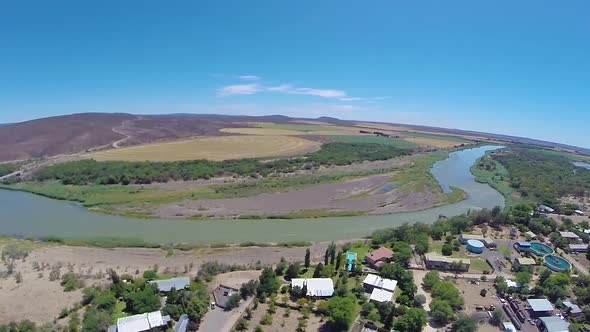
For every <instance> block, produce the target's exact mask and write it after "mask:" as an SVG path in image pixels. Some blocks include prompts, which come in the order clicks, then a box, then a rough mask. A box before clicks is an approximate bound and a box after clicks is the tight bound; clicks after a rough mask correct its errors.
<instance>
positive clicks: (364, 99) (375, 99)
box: [339, 96, 391, 103]
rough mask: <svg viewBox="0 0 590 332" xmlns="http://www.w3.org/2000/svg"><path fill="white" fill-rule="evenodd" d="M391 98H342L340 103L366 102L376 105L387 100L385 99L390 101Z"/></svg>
mask: <svg viewBox="0 0 590 332" xmlns="http://www.w3.org/2000/svg"><path fill="white" fill-rule="evenodd" d="M389 98H391V97H389V96H383V97H345V98H340V99H339V100H340V101H365V102H367V103H375V102H377V101H379V100H385V99H389Z"/></svg>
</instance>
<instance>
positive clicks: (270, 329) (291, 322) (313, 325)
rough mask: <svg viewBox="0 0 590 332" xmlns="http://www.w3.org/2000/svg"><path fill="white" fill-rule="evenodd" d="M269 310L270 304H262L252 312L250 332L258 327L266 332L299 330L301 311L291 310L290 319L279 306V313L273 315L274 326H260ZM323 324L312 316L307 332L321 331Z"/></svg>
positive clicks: (316, 317) (318, 318)
mask: <svg viewBox="0 0 590 332" xmlns="http://www.w3.org/2000/svg"><path fill="white" fill-rule="evenodd" d="M267 310H268V304H266V303H261V304H260V305H259V306H258V309H256V310H254V311H253V312H252V319H251V320H250V322H249V326H248V331H250V332H253V331H254V329H255V328H256V326H258V325H260V326H262V328H263V329H264V331H265V332H287V331H296V330H297V324H298V323H299V318H301V317H302V314H301V313H300V312H299V311H296V310H293V309H291V312H290V313H289V317H285V309H284V308H282V307H279V306H277V311H276V313H275V314H274V315H273V320H272V324H271V325H267V326H265V325H262V324H260V320H261V319H262V317H263V316H264V315H265V314H266V313H267ZM323 324H324V322H322V321H321V319H320V317H318V316H315V315H310V316H309V319H308V320H307V329H306V331H320V327H321V326H322V325H323Z"/></svg>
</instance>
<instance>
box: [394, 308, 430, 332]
mask: <svg viewBox="0 0 590 332" xmlns="http://www.w3.org/2000/svg"><path fill="white" fill-rule="evenodd" d="M427 322H428V316H427V315H426V311H424V309H422V308H409V309H408V310H407V311H406V313H405V314H404V315H403V316H401V317H400V318H398V319H397V320H396V321H395V323H394V324H393V329H394V330H396V331H407V332H421V331H422V327H423V326H424V325H426V323H427Z"/></svg>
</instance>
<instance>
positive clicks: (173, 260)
mask: <svg viewBox="0 0 590 332" xmlns="http://www.w3.org/2000/svg"><path fill="white" fill-rule="evenodd" d="M3 245H4V243H0V246H3ZM327 246H328V243H318V244H316V245H314V246H312V247H311V252H312V261H320V260H322V259H323V254H324V251H325V249H326V247H327ZM166 256H167V253H166V251H164V250H161V249H144V248H116V249H101V248H87V247H68V246H39V247H38V248H36V249H33V251H32V252H31V253H30V254H29V256H28V257H27V258H26V260H25V261H17V262H16V263H15V271H16V272H20V273H21V274H22V276H23V282H22V283H20V284H17V283H16V281H15V278H14V277H8V278H6V279H0V324H2V323H7V322H10V321H13V320H14V321H18V320H22V319H30V320H32V321H34V322H37V323H45V322H50V321H52V320H53V319H54V318H56V317H57V316H58V315H59V312H60V311H61V310H62V308H64V307H72V306H73V305H74V304H76V303H78V302H79V301H80V300H81V292H80V291H74V292H68V293H65V292H63V288H62V287H61V286H60V284H59V281H49V272H50V268H46V269H44V270H42V271H34V270H33V263H34V262H37V263H39V264H45V265H47V264H48V265H49V266H56V265H57V264H61V265H62V267H61V269H60V271H61V274H62V275H63V274H64V273H67V272H68V270H70V269H71V270H72V271H73V272H76V273H78V274H82V275H87V276H88V278H87V279H85V284H86V285H87V286H88V285H91V284H94V283H104V282H107V280H106V271H107V270H108V269H109V268H112V269H115V270H116V271H117V272H118V273H119V274H123V273H129V274H131V275H135V274H136V273H140V274H141V273H143V271H145V270H148V269H152V268H153V267H154V265H157V266H158V271H159V272H160V273H165V272H166V273H175V274H186V275H190V276H195V275H196V273H197V271H198V267H199V266H200V264H202V263H203V262H207V261H219V262H222V263H226V264H241V265H248V264H255V263H256V262H258V261H260V262H261V263H262V264H263V265H271V264H275V263H277V262H278V261H279V260H280V258H281V257H285V259H286V260H287V261H303V259H304V256H305V248H274V247H266V248H259V247H251V248H219V249H197V250H191V251H184V252H183V251H176V252H175V253H174V255H172V256H170V257H166ZM191 264H192V266H193V268H191ZM2 267H4V266H2ZM185 268H186V269H187V270H188V271H187V273H185V272H184V271H185ZM16 272H15V273H16ZM39 273H41V274H42V276H40V275H39ZM255 273H257V271H254V272H252V271H244V272H236V273H235V274H227V275H223V276H220V279H219V280H220V281H223V282H227V283H234V284H236V285H237V284H240V285H241V283H242V282H243V281H247V280H249V279H250V278H251V277H252V276H254V277H255ZM101 274H102V275H103V276H102V278H99V277H100V275H101Z"/></svg>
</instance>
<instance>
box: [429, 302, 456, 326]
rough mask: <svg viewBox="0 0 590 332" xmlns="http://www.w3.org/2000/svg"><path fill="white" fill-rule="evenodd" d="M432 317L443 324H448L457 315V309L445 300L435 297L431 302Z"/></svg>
mask: <svg viewBox="0 0 590 332" xmlns="http://www.w3.org/2000/svg"><path fill="white" fill-rule="evenodd" d="M430 311H431V313H432V319H433V320H434V321H435V322H437V323H439V324H442V325H447V324H448V323H449V322H450V321H451V320H452V319H453V317H454V316H455V311H454V310H453V308H452V307H451V305H450V304H449V303H447V302H446V301H443V300H439V299H434V300H432V303H431V304H430Z"/></svg>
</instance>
